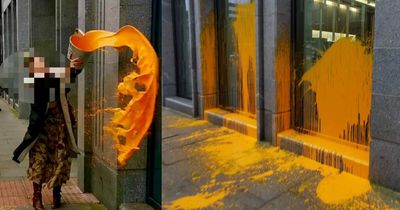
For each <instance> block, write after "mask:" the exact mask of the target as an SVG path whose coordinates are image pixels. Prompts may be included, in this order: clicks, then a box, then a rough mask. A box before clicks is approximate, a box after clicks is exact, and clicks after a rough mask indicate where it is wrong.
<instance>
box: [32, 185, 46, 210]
mask: <svg viewBox="0 0 400 210" xmlns="http://www.w3.org/2000/svg"><path fill="white" fill-rule="evenodd" d="M32 203H33V208H34V209H35V210H44V207H43V203H42V185H41V184H36V183H33V198H32Z"/></svg>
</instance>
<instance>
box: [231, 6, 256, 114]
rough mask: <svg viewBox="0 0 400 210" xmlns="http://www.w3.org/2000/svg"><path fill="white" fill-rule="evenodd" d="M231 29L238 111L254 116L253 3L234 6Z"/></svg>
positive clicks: (254, 31)
mask: <svg viewBox="0 0 400 210" xmlns="http://www.w3.org/2000/svg"><path fill="white" fill-rule="evenodd" d="M236 12H237V14H236V17H235V18H236V19H235V21H234V22H233V29H234V33H235V35H236V40H235V41H236V45H237V46H236V47H237V53H238V55H239V59H238V61H237V62H238V65H237V66H238V68H239V69H238V82H239V84H240V85H239V86H240V87H239V91H238V97H239V98H240V99H239V107H240V111H242V112H245V113H250V114H252V115H254V114H255V110H256V100H255V97H256V68H255V67H256V40H255V39H256V21H255V17H256V16H255V12H256V7H255V2H254V1H252V2H251V3H246V4H236Z"/></svg>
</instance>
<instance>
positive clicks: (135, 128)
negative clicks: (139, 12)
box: [70, 25, 159, 167]
mask: <svg viewBox="0 0 400 210" xmlns="http://www.w3.org/2000/svg"><path fill="white" fill-rule="evenodd" d="M70 42H71V43H70V44H71V45H72V47H73V48H76V49H77V50H79V51H81V52H82V53H90V52H93V51H95V50H97V49H99V48H102V47H114V48H121V47H128V48H129V49H130V50H131V51H132V58H131V60H130V62H132V63H134V64H135V65H136V66H137V68H138V69H139V71H134V69H132V70H131V72H130V73H129V74H128V75H127V76H125V77H124V78H123V80H122V82H120V83H119V84H118V88H117V92H118V94H119V95H124V96H127V97H130V101H129V102H128V104H127V105H126V106H125V107H124V108H107V109H105V111H108V112H112V113H113V117H112V119H111V121H110V123H109V124H107V125H105V126H104V130H105V131H106V132H109V133H110V134H111V135H112V138H113V140H114V143H115V148H116V150H117V152H118V163H119V165H120V166H121V167H124V166H125V165H126V163H127V160H129V158H130V157H132V155H133V154H134V152H135V151H137V150H139V145H140V142H141V141H142V139H143V138H144V137H145V136H146V134H147V131H148V129H149V128H150V126H151V123H152V120H153V116H154V112H155V105H156V98H157V90H158V74H159V72H158V71H159V69H158V65H159V64H158V57H157V54H156V53H155V51H154V49H153V47H152V45H151V43H150V42H149V41H148V40H147V38H146V37H145V36H144V35H143V34H142V33H141V32H140V31H139V30H137V29H136V28H134V27H133V26H129V25H127V26H124V27H122V28H120V30H119V31H118V32H116V33H115V32H110V31H104V30H93V31H89V32H87V33H85V34H79V33H77V34H74V35H72V36H71V39H70Z"/></svg>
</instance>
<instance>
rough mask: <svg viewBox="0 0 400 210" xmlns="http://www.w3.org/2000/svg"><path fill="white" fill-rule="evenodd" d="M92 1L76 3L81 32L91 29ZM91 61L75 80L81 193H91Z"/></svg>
mask: <svg viewBox="0 0 400 210" xmlns="http://www.w3.org/2000/svg"><path fill="white" fill-rule="evenodd" d="M92 5H93V1H87V0H79V1H78V28H79V29H81V30H82V31H87V30H90V29H93V27H92V26H91V23H93V14H92V13H91V12H90V11H91V9H90V8H92ZM92 70H93V59H92V58H90V59H89V60H88V61H87V63H86V65H85V68H84V69H83V71H82V72H81V73H80V74H79V76H78V79H77V97H78V101H77V117H76V119H77V120H78V131H77V137H78V146H79V148H80V149H81V150H82V153H81V154H80V155H79V156H78V186H79V188H80V189H81V190H82V191H83V192H91V172H92V164H91V163H92V154H93V151H92V134H91V132H88V131H91V129H92V124H91V123H92V118H91V117H87V114H86V113H90V111H91V107H92V106H91V105H92V104H91V99H92V93H93V91H92V89H91V87H92V79H91V77H92V72H93V71H92Z"/></svg>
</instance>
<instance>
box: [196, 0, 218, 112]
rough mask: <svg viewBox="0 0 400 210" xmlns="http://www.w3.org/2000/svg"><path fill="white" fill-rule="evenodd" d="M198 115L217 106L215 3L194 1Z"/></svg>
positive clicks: (210, 0) (206, 0)
mask: <svg viewBox="0 0 400 210" xmlns="http://www.w3.org/2000/svg"><path fill="white" fill-rule="evenodd" d="M194 19H195V21H194V22H195V37H196V59H195V60H196V65H195V68H196V69H197V71H196V78H197V82H196V83H197V90H196V91H197V92H198V110H199V111H198V114H199V116H200V117H201V118H203V117H204V110H206V109H209V108H214V107H216V106H217V91H218V90H217V87H218V83H217V69H218V63H217V52H218V51H217V34H216V28H217V23H216V17H215V1H214V0H199V1H194Z"/></svg>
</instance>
